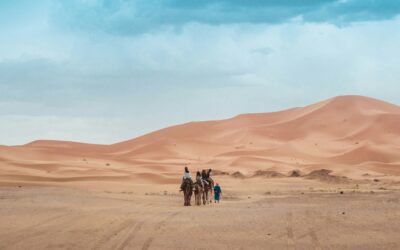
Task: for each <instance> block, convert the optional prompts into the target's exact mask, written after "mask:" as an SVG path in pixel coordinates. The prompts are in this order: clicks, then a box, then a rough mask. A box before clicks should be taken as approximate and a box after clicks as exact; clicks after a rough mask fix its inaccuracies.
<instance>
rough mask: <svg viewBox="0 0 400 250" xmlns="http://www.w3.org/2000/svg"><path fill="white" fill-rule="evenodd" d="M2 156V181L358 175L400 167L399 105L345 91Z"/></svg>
mask: <svg viewBox="0 0 400 250" xmlns="http://www.w3.org/2000/svg"><path fill="white" fill-rule="evenodd" d="M0 164H1V173H0V180H3V181H6V180H9V179H23V178H26V179H27V180H28V179H29V181H32V180H34V179H35V178H37V180H38V181H43V180H51V181H56V180H58V179H59V180H61V181H68V180H76V179H79V178H85V179H90V178H94V179H96V180H99V179H101V178H104V180H118V181H123V180H131V179H140V178H141V177H143V176H145V178H142V179H144V180H147V181H149V180H150V181H151V180H153V179H154V181H155V182H158V183H171V182H174V181H175V180H177V178H179V177H178V176H179V175H180V173H181V171H182V168H183V166H184V165H189V166H190V167H191V168H192V169H201V168H214V169H218V170H220V171H226V172H229V173H234V172H237V171H239V172H240V173H243V174H244V175H245V176H246V175H254V173H261V172H257V171H275V172H277V173H283V174H287V173H288V172H289V171H293V170H299V171H301V172H302V173H310V172H311V171H314V170H318V169H327V170H331V171H333V173H335V174H339V175H344V176H349V177H352V178H359V177H361V176H363V175H365V174H366V173H369V174H374V173H375V174H377V173H380V174H390V175H400V107H399V106H396V105H393V104H389V103H386V102H383V101H379V100H376V99H371V98H367V97H361V96H340V97H335V98H332V99H329V100H326V101H323V102H320V103H316V104H313V105H310V106H307V107H303V108H293V109H289V110H285V111H281V112H273V113H258V114H243V115H239V116H236V117H233V118H231V119H226V120H218V121H204V122H191V123H187V124H183V125H178V126H173V127H169V128H165V129H161V130H159V131H155V132H153V133H150V134H147V135H144V136H141V137H138V138H135V139H132V140H128V141H124V142H120V143H117V144H112V145H95V144H85V143H76V142H65V141H45V140H40V141H34V142H32V143H29V144H26V145H23V146H11V147H9V146H0ZM268 173H269V172H268ZM57 178H58V179H57Z"/></svg>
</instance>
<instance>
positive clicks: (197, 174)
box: [196, 171, 204, 188]
mask: <svg viewBox="0 0 400 250" xmlns="http://www.w3.org/2000/svg"><path fill="white" fill-rule="evenodd" d="M196 182H197V183H200V184H201V187H202V188H204V182H203V178H202V177H201V173H200V171H197V173H196Z"/></svg>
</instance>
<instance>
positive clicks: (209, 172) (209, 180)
mask: <svg viewBox="0 0 400 250" xmlns="http://www.w3.org/2000/svg"><path fill="white" fill-rule="evenodd" d="M211 174H212V170H211V168H210V169H209V170H208V171H207V181H208V182H210V183H214V181H213V179H211Z"/></svg>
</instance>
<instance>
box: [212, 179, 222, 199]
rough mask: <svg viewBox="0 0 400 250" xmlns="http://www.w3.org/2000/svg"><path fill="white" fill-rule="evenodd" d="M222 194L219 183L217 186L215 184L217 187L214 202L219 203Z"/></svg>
mask: <svg viewBox="0 0 400 250" xmlns="http://www.w3.org/2000/svg"><path fill="white" fill-rule="evenodd" d="M221 194H222V190H221V187H220V186H219V184H218V183H217V184H215V187H214V202H215V203H217V202H218V203H219V198H220V197H221Z"/></svg>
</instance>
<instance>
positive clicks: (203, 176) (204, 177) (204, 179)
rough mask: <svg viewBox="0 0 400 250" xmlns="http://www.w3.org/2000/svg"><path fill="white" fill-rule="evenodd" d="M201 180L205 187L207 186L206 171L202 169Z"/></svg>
mask: <svg viewBox="0 0 400 250" xmlns="http://www.w3.org/2000/svg"><path fill="white" fill-rule="evenodd" d="M201 179H202V180H203V182H204V183H205V184H206V185H208V181H207V180H208V178H207V173H206V170H205V169H203V171H201Z"/></svg>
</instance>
